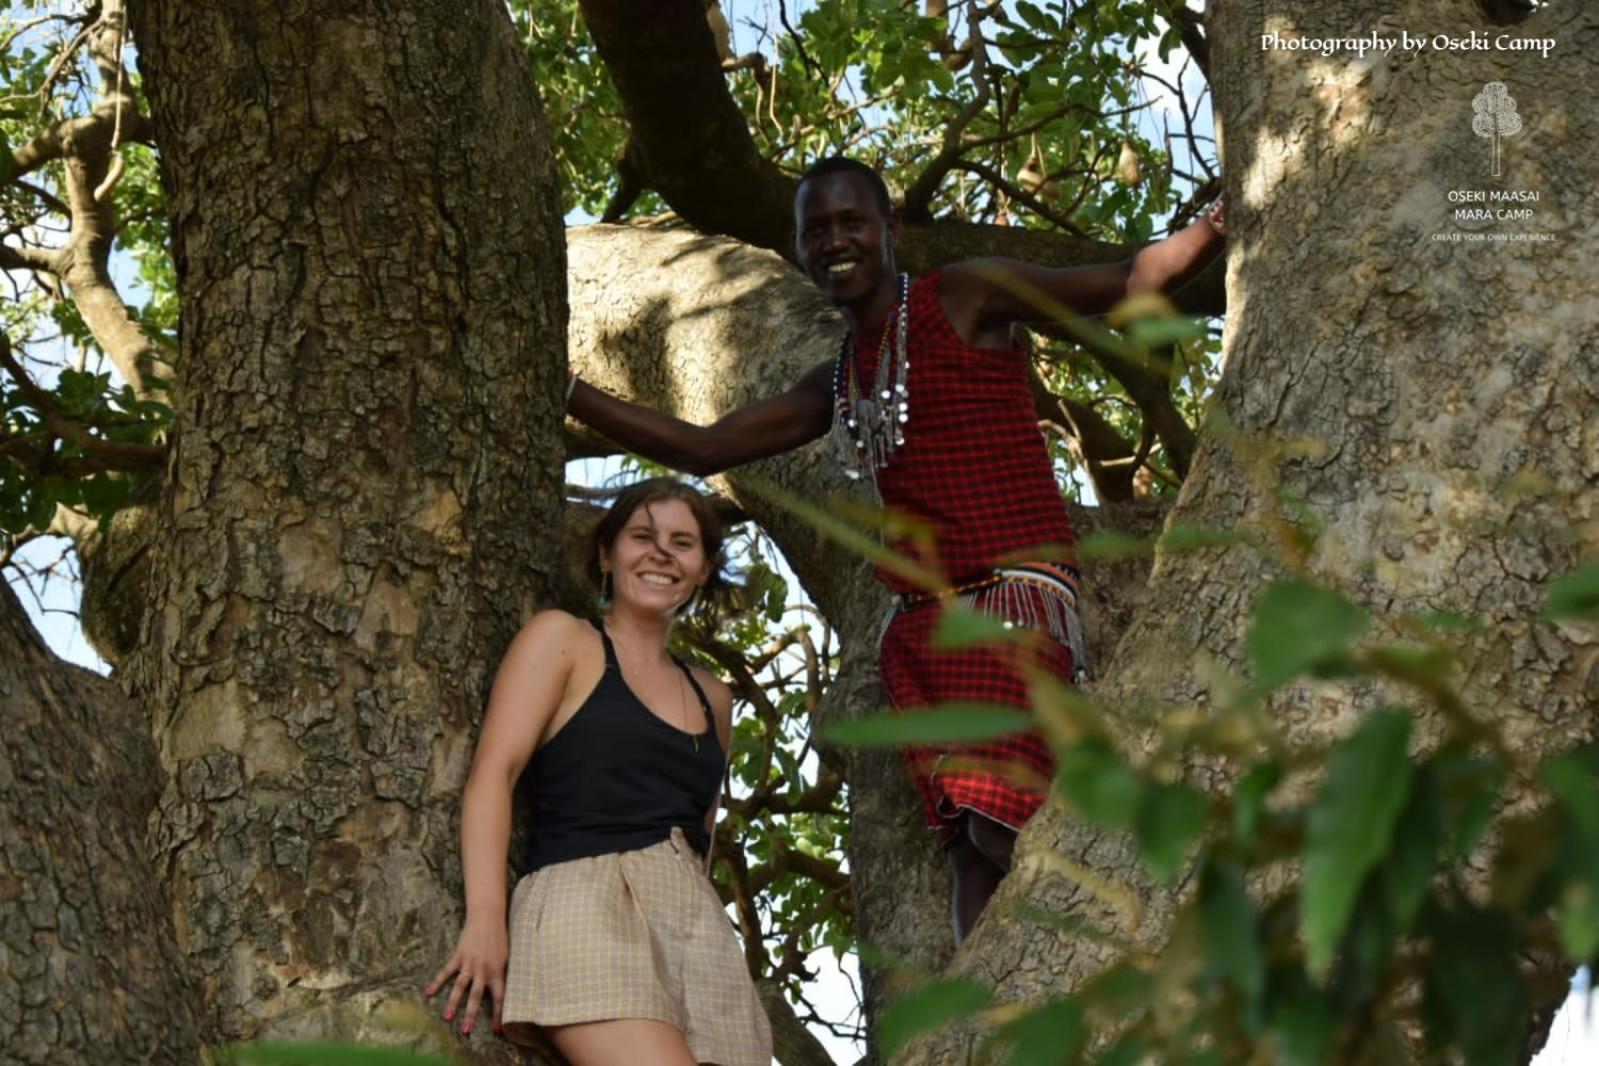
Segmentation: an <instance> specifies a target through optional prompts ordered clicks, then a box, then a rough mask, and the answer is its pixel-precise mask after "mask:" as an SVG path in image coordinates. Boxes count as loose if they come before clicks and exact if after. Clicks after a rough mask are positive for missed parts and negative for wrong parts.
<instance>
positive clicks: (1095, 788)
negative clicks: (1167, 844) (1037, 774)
mask: <svg viewBox="0 0 1599 1066" xmlns="http://www.w3.org/2000/svg"><path fill="white" fill-rule="evenodd" d="M1056 769H1057V771H1058V772H1057V775H1056V778H1055V781H1056V787H1057V788H1059V789H1060V792H1061V795H1063V796H1065V797H1066V799H1067V801H1068V802H1069V803H1071V805H1072V806H1073V807H1075V808H1077V810H1078V812H1079V813H1081V814H1082V816H1083V817H1085V818H1087V819H1088V820H1089V821H1092V822H1097V823H1098V824H1100V825H1102V826H1105V827H1106V828H1110V829H1115V828H1119V827H1121V826H1124V825H1127V824H1129V823H1130V822H1131V821H1132V820H1133V817H1134V815H1136V814H1137V812H1138V800H1139V794H1140V793H1141V792H1142V790H1143V784H1142V782H1140V781H1139V780H1138V776H1137V775H1136V774H1134V773H1133V771H1132V768H1131V767H1129V766H1128V765H1127V764H1126V763H1125V762H1123V761H1122V759H1121V756H1119V755H1117V754H1116V752H1115V751H1114V750H1113V749H1112V748H1111V747H1110V745H1108V744H1106V743H1105V742H1104V741H1103V740H1098V739H1092V740H1085V741H1083V742H1081V743H1079V744H1073V745H1072V746H1070V747H1068V748H1064V749H1062V750H1061V751H1060V752H1059V753H1058V756H1057V759H1056Z"/></svg>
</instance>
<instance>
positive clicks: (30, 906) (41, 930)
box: [0, 586, 199, 1066]
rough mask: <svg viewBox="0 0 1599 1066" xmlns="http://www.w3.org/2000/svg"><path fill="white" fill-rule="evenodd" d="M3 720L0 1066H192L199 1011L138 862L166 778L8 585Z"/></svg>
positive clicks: (97, 684) (151, 752) (0, 651)
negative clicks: (0, 1062)
mask: <svg viewBox="0 0 1599 1066" xmlns="http://www.w3.org/2000/svg"><path fill="white" fill-rule="evenodd" d="M0 707H4V708H5V723H6V743H5V746H4V750H3V752H0V1017H3V1018H4V1021H3V1022H0V1026H3V1033H0V1047H4V1049H5V1051H4V1055H3V1057H4V1059H5V1061H6V1062H8V1063H30V1064H31V1063H38V1064H40V1066H43V1064H46V1063H59V1062H67V1061H71V1062H89V1061H96V1062H103V1063H108V1064H110V1063H130V1064H131V1063H147V1062H157V1061H172V1062H185V1061H187V1062H192V1061H194V1060H195V1058H196V1055H197V1052H198V1048H199V1027H198V1026H197V1024H196V1018H195V1011H194V1002H193V999H192V997H191V996H190V995H189V988H188V985H187V983H186V981H185V978H184V972H185V971H184V966H183V960H182V958H181V956H180V954H179V952H178V946H177V940H176V937H175V936H174V933H173V928H172V915H171V913H170V911H169V910H168V906H167V899H166V893H165V892H164V891H163V890H162V887H161V882H160V880H159V879H158V878H157V877H156V875H155V871H154V870H153V869H152V868H151V865H150V860H149V857H148V855H147V854H146V852H145V842H144V832H145V822H146V820H147V819H148V817H149V815H150V812H151V811H152V810H153V809H154V808H155V803H156V797H157V796H158V795H159V793H160V790H161V773H160V767H159V765H158V764H157V762H156V754H155V746H154V745H153V744H152V743H151V742H150V731H149V729H148V728H147V725H146V723H145V721H144V716H143V715H142V714H141V713H140V712H139V710H138V709H137V708H136V707H135V706H134V704H133V703H132V702H130V701H129V700H127V699H125V698H124V697H123V695H122V694H121V693H120V692H118V691H117V689H116V686H115V685H113V684H112V683H111V682H109V681H107V680H106V679H104V678H102V677H98V676H96V675H94V674H92V673H90V672H89V671H87V670H84V669H82V668H81V667H77V666H72V665H69V664H67V663H63V662H61V661H60V660H59V659H57V658H56V657H55V656H54V655H52V654H51V653H50V652H49V650H48V649H46V648H45V646H44V642H43V641H41V640H40V639H39V635H38V634H37V633H36V632H34V629H33V625H32V624H31V623H30V622H29V621H28V617H27V615H26V614H25V613H24V611H23V608H22V604H20V603H18V602H17V598H16V596H15V594H14V593H13V592H12V591H11V589H10V588H9V587H7V586H0ZM165 1056H170V1058H167V1057H165Z"/></svg>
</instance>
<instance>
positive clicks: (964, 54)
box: [938, 34, 972, 73]
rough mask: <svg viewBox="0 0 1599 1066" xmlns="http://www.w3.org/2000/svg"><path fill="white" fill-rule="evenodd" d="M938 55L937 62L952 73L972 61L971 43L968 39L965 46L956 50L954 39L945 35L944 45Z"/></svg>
mask: <svg viewBox="0 0 1599 1066" xmlns="http://www.w3.org/2000/svg"><path fill="white" fill-rule="evenodd" d="M938 53H939V57H938V61H939V62H940V63H942V64H943V65H944V69H945V70H947V71H949V72H951V73H954V72H955V71H957V70H960V69H961V68H963V67H965V66H966V64H968V63H970V62H971V61H972V42H971V40H970V39H968V40H967V41H966V43H965V44H963V45H961V46H960V47H959V48H956V47H955V38H953V37H951V36H949V35H947V34H946V35H945V36H944V44H943V46H942V47H941V48H939V50H938Z"/></svg>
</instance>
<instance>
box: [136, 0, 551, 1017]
mask: <svg viewBox="0 0 1599 1066" xmlns="http://www.w3.org/2000/svg"><path fill="white" fill-rule="evenodd" d="M135 15H136V18H135V24H134V28H135V31H136V37H137V41H138V45H139V58H140V63H141V67H142V69H143V71H144V74H145V77H146V83H147V86H148V90H149V99H150V105H151V113H152V116H153V119H154V122H155V125H156V129H157V137H158V139H159V142H160V144H161V152H162V154H161V160H162V169H163V178H164V181H165V186H166V191H167V202H168V205H169V210H170V213H171V226H172V233H173V243H174V249H173V251H174V259H175V262H176V265H177V275H178V284H179V298H180V300H181V305H182V308H183V329H182V347H181V353H180V363H179V368H178V375H177V381H176V402H175V416H174V427H175V428H174V446H173V458H172V461H171V464H170V467H169V471H168V475H167V479H166V498H165V501H164V508H163V509H164V515H163V520H162V521H163V530H162V532H161V534H160V539H159V541H158V545H157V549H156V552H155V572H154V573H153V575H152V579H151V597H152V600H153V602H154V603H156V604H158V605H159V606H158V608H157V610H156V612H155V613H153V614H152V615H151V617H150V618H149V619H148V620H147V624H146V629H145V633H144V636H143V640H142V647H141V650H140V652H139V654H138V655H137V656H135V658H134V659H133V660H132V661H131V662H130V664H129V669H128V675H129V676H130V678H131V680H132V683H133V685H134V687H135V688H136V690H137V691H138V693H139V694H140V695H141V697H142V698H143V699H144V700H145V701H146V703H147V705H148V706H149V707H150V708H151V710H152V713H153V722H152V725H153V729H154V734H155V737H156V740H157V744H158V747H159V751H160V757H161V763H162V765H163V767H164V768H165V769H166V771H167V773H168V775H169V782H168V784H167V787H166V789H165V791H164V793H163V794H162V796H161V800H160V806H159V811H158V814H157V816H156V820H155V829H154V857H155V860H156V863H157V865H158V867H159V869H160V871H161V873H162V875H163V876H164V877H165V878H166V880H167V883H168V886H169V888H170V891H171V894H172V897H173V903H174V909H175V913H176V919H177V935H178V940H179V943H180V945H181V948H182V951H183V953H184V955H185V956H186V958H187V960H188V962H189V964H190V967H191V970H192V972H193V973H194V974H195V976H196V979H197V984H198V985H199V988H200V992H201V995H200V1005H201V1010H202V1012H203V1024H204V1029H205V1032H206V1035H207V1037H208V1038H210V1039H219V1038H236V1037H244V1036H251V1035H255V1034H260V1033H267V1032H270V1033H277V1034H292V1033H299V1032H318V1033H326V1032H328V1031H329V1030H330V1029H331V1030H333V1031H335V1032H338V1031H346V1032H362V1031H366V1029H365V1028H364V1027H366V1026H367V1021H368V1019H371V1018H372V1017H373V1011H374V1009H375V1008H376V1007H378V1006H380V1005H382V1004H384V1003H386V1002H396V1001H412V1002H414V1001H415V1000H416V999H417V998H418V996H419V990H420V988H421V986H422V985H423V984H424V983H425V981H426V979H427V977H428V976H430V975H431V973H432V972H433V970H434V969H436V968H437V967H438V966H439V965H440V964H441V963H442V962H443V961H444V959H445V958H446V957H447V956H448V953H449V950H450V947H451V944H452V943H453V938H454V937H455V935H456V933H457V931H458V929H459V924H458V923H459V918H460V915H461V907H460V900H461V895H460V876H459V864H458V858H457V843H456V818H457V804H458V795H459V789H460V786H461V784H462V782H463V780H464V777H465V773H466V769H467V764H468V760H469V758H470V755H471V749H472V742H473V738H474V735H475V725H476V723H477V721H478V719H479V716H480V714H481V711H482V707H483V703H484V696H485V694H486V687H487V684H488V681H489V679H490V678H491V676H492V674H493V671H494V667H495V665H496V663H497V661H498V658H499V656H500V654H501V653H502V652H503V650H504V647H505V645H506V643H507V641H508V640H509V638H510V637H511V635H512V634H513V633H514V632H515V630H516V628H517V626H518V623H519V621H520V620H521V619H522V618H524V617H525V616H526V615H527V614H528V613H529V612H530V611H531V610H532V609H533V606H534V604H535V603H537V602H538V601H540V600H541V599H544V598H545V597H546V595H547V593H548V590H549V589H550V587H551V575H552V573H553V572H554V571H555V570H556V569H558V568H561V567H564V566H565V565H566V564H565V560H564V559H561V558H559V557H558V555H557V552H556V542H557V540H558V538H554V537H551V536H549V535H548V531H549V530H551V529H554V528H557V527H558V523H559V514H560V506H561V503H560V489H561V484H562V477H561V447H560V441H559V436H558V433H559V425H560V420H559V396H560V382H561V379H562V373H563V367H564V359H563V338H564V331H565V325H566V310H565V303H564V299H563V277H564V274H563V267H564V262H563V261H564V250H563V247H562V242H561V220H560V217H559V213H558V208H557V203H556V196H555V184H554V173H553V166H552V162H551V155H550V150H549V146H548V144H547V141H546V135H545V130H544V124H543V118H542V116H541V114H540V112H539V109H538V104H537V95H536V92H535V87H534V84H533V80H532V77H531V73H530V71H529V69H528V64H527V60H526V57H525V55H524V54H523V52H522V50H521V48H520V47H519V45H518V42H517V40H516V37H515V35H514V32H513V30H512V27H511V24H510V22H509V20H508V19H507V17H506V15H505V12H504V10H503V8H502V7H501V5H500V4H498V3H495V2H492V0H479V2H472V3H468V4H466V5H464V6H463V5H462V4H461V3H459V2H457V0H450V2H443V0H407V2H402V3H381V4H379V3H363V2H355V0H345V2H334V3H315V4H310V3H290V4H287V5H284V4H282V3H277V2H264V0H259V2H247V3H237V2H235V3H226V4H222V3H196V2H194V0H172V2H147V3H144V4H141V5H140V6H139V7H138V8H137V10H136V12H135ZM372 1024H378V1022H377V1021H373V1022H372ZM486 1029H487V1027H486V1026H485V1027H483V1028H482V1029H481V1030H480V1032H481V1031H486Z"/></svg>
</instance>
